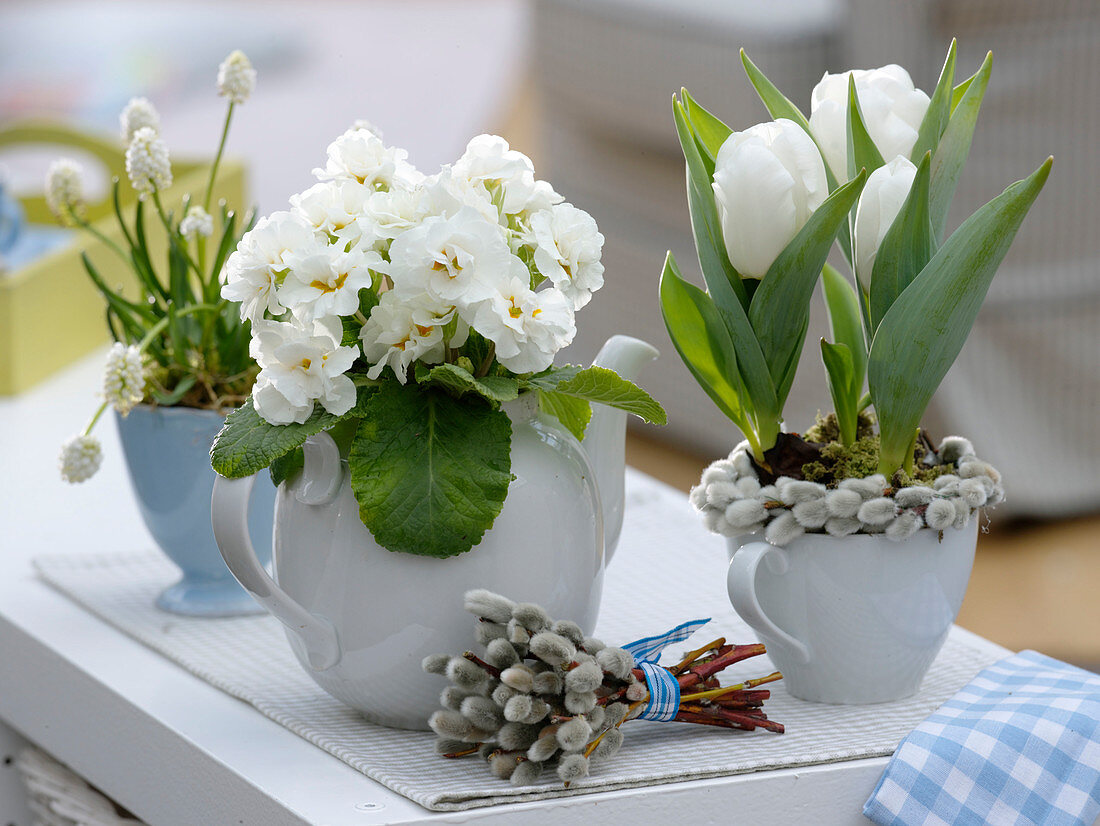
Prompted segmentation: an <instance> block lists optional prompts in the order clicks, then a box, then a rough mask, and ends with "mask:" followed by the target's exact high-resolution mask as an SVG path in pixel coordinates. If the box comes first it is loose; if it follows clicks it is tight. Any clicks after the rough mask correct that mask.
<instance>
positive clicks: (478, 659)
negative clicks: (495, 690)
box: [462, 651, 500, 680]
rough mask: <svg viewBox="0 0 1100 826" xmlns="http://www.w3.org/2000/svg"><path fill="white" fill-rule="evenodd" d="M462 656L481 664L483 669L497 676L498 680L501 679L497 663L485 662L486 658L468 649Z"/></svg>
mask: <svg viewBox="0 0 1100 826" xmlns="http://www.w3.org/2000/svg"><path fill="white" fill-rule="evenodd" d="M462 656H463V657H465V658H466V659H468V660H469V661H470V662H472V663H473V664H474V665H478V666H481V667H482V668H483V669H485V671H486V672H488V673H489V675H490V676H492V677H495V678H496V679H498V680H499V679H500V669H499V668H497V667H496V666H495V665H489V663H487V662H485V660H483V659H481V657H479V656H477V654H475V653H474V652H473V651H467V652H466V653H464V654H463V655H462Z"/></svg>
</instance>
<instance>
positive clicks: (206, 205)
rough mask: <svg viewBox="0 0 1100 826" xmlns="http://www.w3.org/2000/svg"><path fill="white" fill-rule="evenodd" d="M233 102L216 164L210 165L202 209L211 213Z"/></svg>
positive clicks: (219, 142)
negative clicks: (211, 201) (211, 200)
mask: <svg viewBox="0 0 1100 826" xmlns="http://www.w3.org/2000/svg"><path fill="white" fill-rule="evenodd" d="M233 106H234V103H233V101H229V108H228V109H227V110H226V112H225V125H224V126H223V127H222V139H221V140H220V141H218V151H217V153H216V154H215V155H214V163H212V164H211V165H210V180H209V181H207V184H206V195H205V196H204V197H203V199H202V208H203V209H205V210H206V211H207V212H209V211H210V199H211V197H213V195H214V179H215V178H216V177H217V175H218V165H219V164H220V163H221V160H222V152H224V151H225V141H226V139H227V138H228V137H229V121H230V120H232V118H233Z"/></svg>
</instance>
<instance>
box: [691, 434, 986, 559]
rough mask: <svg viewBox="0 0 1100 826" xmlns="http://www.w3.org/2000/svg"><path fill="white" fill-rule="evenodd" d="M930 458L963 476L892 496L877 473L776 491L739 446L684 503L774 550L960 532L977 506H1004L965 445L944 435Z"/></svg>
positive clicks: (792, 483)
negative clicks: (815, 541)
mask: <svg viewBox="0 0 1100 826" xmlns="http://www.w3.org/2000/svg"><path fill="white" fill-rule="evenodd" d="M936 455H937V458H938V462H939V463H941V464H948V463H949V462H950V463H954V464H957V465H958V466H959V467H960V471H959V473H960V474H962V473H963V472H967V473H968V476H967V477H966V478H960V476H958V475H955V474H944V475H942V476H939V477H938V478H937V479H936V480H935V481H934V482H933V483H932V485H931V486H928V485H911V486H908V487H903V488H900V489H898V490H896V491H895V490H893V489H892V488H890V487H889V485H888V484H887V480H886V477H884V476H882V475H881V474H877V473H876V474H872V475H871V476H867V477H865V478H862V479H844V480H842V481H840V482H839V484H838V486H837V487H836V488H832V489H830V488H827V487H826V486H825V485H821V484H819V483H816V482H808V481H803V480H799V479H792V478H790V477H786V476H783V477H780V478H779V479H777V480H776V482H775V484H774V485H764V486H761V484H760V480H759V479H758V478H757V476H756V472H755V470H754V468H753V466H752V462H751V459H750V456H749V447H748V443H747V442H742V443H741V444H739V445H738V446H737V447H735V448H734V449H733V452H732V453H730V455H729V457H727V458H724V459H719V460H718V461H716V462H713V463H712V464H711V465H710V466H709V467H708V468H707V469H706V470H704V471H703V474H702V478H701V479H700V482H699V484H698V485H696V486H695V487H694V488H692V490H691V493H690V495H689V500H690V501H691V504H692V506H693V507H694V508H695V509H696V510H697V511H698V512H699V513H700V515H701V516H702V517H703V522H704V523H705V524H706V526H707V528H708V529H709V530H710V531H712V532H713V533H718V534H722V535H723V536H728V537H739V536H744V535H745V534H750V533H757V532H760V531H763V534H764V538H765V539H766V540H767V541H768V542H770V543H772V544H773V545H785V544H787V543H789V542H791V541H793V540H794V539H796V538H797V537H799V536H801V535H802V534H803V533H807V532H813V533H827V534H829V535H830V536H849V535H851V534H854V533H864V534H873V533H883V534H885V535H886V537H887V538H889V539H891V540H894V541H902V540H904V539H907V538H908V537H910V536H912V535H913V534H914V533H916V532H917V531H918V530H920V529H921V528H923V527H928V528H931V529H932V530H946V529H947V528H949V527H955V528H964V527H966V525H967V524H969V522H970V519H971V518H973V517H974V514H975V513H976V512H977V510H978V509H979V508H982V507H990V506H993V505H996V504H998V503H999V502H1001V501H1003V500H1004V488H1002V487H1001V476H1000V474H999V473H998V472H997V470H996V469H995V468H994V467H993V466H992V465H990V464H988V463H987V462H983V461H982V460H980V459H978V458H977V457H976V456H975V455H974V453H973V446H972V445H971V444H970V442H968V441H966V440H965V439H961V438H960V437H957V436H949V437H948V438H946V439H944V440H943V442H942V443H941V445H940V448H939V450H938V451H937V454H936ZM948 456H950V457H951V459H950V460H948V459H947V457H948ZM971 468H972V469H973V470H971Z"/></svg>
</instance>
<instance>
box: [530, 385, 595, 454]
mask: <svg viewBox="0 0 1100 826" xmlns="http://www.w3.org/2000/svg"><path fill="white" fill-rule="evenodd" d="M536 392H537V393H538V394H539V409H540V410H542V411H543V412H544V413H549V414H550V415H551V416H554V417H556V418H557V420H558V421H559V422H561V425H562V427H564V428H565V429H566V430H568V431H569V432H570V433H572V434H573V435H574V436H576V437H577V441H580V440H581V439H583V438H584V431H585V430H586V429H587V427H588V423H589V421H591V420H592V405H590V404H589V403H588V402H587V401H585V400H584V399H578V398H576V397H575V396H567V395H565V394H564V393H555V392H554V391H553V390H538V391H536Z"/></svg>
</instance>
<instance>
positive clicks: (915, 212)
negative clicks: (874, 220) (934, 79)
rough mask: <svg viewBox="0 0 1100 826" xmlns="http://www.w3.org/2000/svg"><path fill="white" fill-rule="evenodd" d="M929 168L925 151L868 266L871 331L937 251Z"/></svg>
mask: <svg viewBox="0 0 1100 826" xmlns="http://www.w3.org/2000/svg"><path fill="white" fill-rule="evenodd" d="M930 165H931V153H929V152H925V153H924V157H923V158H921V160H920V164H919V165H918V166H917V172H916V175H915V176H914V177H913V185H912V187H910V189H909V196H908V197H907V198H906V199H905V203H904V204H902V207H901V209H900V210H899V211H898V214H897V216H896V217H895V218H894V223H892V224H891V225H890V228H889V229H888V230H886V235H884V236H883V238H882V242H881V243H880V244H879V247H878V254H877V255H876V256H875V263H874V265H873V266H872V267H871V279H870V280H871V289H870V291H869V292H870V300H869V308H870V312H871V329H872V330H874V329H876V328H877V327H878V325H879V322H881V321H882V317H883V316H884V315H886V313H887V311H888V310H889V309H890V306H891V305H892V304H893V303H894V301H895V300H896V299H897V297H898V296H899V295H901V294H902V293H903V292H904V291H905V288H906V287H908V286H909V284H910V283H911V282H912V280H913V279H914V278H916V277H917V273H919V272H920V271H921V270H923V269H924V265H925V264H927V263H928V261H929V260H930V259H931V258H932V256H933V254H934V253H935V252H936V243H935V237H934V234H933V232H932V222H931V219H930V218H929V214H928V209H929V207H928V198H929V196H928V185H929V183H928V182H929V167H930Z"/></svg>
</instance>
